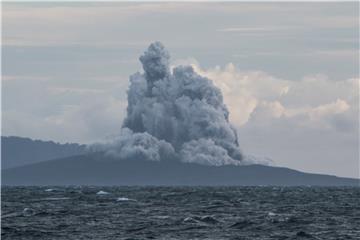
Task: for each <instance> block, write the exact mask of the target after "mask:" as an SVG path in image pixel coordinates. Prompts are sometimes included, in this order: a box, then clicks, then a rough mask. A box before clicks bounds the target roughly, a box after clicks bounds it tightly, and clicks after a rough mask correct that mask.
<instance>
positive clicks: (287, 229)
mask: <svg viewBox="0 0 360 240" xmlns="http://www.w3.org/2000/svg"><path fill="white" fill-rule="evenodd" d="M1 211H2V213H1V227H2V232H1V239H11V240H16V239H64V240H65V239H184V240H188V239H234V240H235V239H360V188H325V187H90V186H87V187H56V186H52V187H2V201H1Z"/></svg>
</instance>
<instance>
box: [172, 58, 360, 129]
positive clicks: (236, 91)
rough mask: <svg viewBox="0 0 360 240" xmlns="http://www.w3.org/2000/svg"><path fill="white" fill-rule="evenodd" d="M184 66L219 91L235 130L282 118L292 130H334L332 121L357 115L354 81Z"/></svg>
mask: <svg viewBox="0 0 360 240" xmlns="http://www.w3.org/2000/svg"><path fill="white" fill-rule="evenodd" d="M179 62H181V61H179ZM182 62H183V63H186V61H182ZM187 63H189V64H191V65H192V66H193V67H194V68H195V69H196V71H197V72H199V73H200V74H201V75H203V76H206V77H208V78H210V79H212V80H213V81H214V83H215V84H216V85H217V86H218V87H219V88H220V89H221V90H222V93H223V95H224V100H225V102H226V104H227V106H228V107H229V110H230V119H231V121H232V122H233V123H234V124H235V125H236V126H244V125H245V124H247V123H248V122H249V121H255V122H257V123H258V124H264V123H271V119H272V118H285V119H287V121H290V122H293V124H294V125H295V126H311V127H318V128H323V127H330V126H333V125H332V124H330V122H331V121H332V117H338V116H337V115H342V114H344V113H346V112H347V111H358V109H357V106H358V97H359V91H358V89H359V79H357V78H353V79H346V80H338V81H335V80H329V79H328V78H327V77H326V76H324V75H315V76H308V77H305V78H303V79H301V80H299V81H291V80H284V79H280V78H277V77H273V76H271V75H269V74H267V73H264V72H259V71H250V72H243V71H241V70H239V69H237V68H236V67H235V66H234V64H232V63H230V64H228V65H226V66H225V67H224V68H221V67H219V66H217V67H214V68H210V69H202V68H201V67H200V66H199V64H198V63H197V62H196V61H195V60H193V59H189V60H187ZM353 115H355V114H353ZM352 121H353V122H356V121H357V119H356V118H354V119H352Z"/></svg>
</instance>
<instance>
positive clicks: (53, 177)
mask: <svg viewBox="0 0 360 240" xmlns="http://www.w3.org/2000/svg"><path fill="white" fill-rule="evenodd" d="M8 140H9V139H6V138H5V139H4V138H2V149H3V152H2V164H3V163H8V162H9V161H10V162H11V161H12V160H13V159H14V158H15V155H16V154H15V152H14V151H9V150H10V149H18V151H19V152H23V153H24V154H25V153H26V154H28V160H29V161H28V162H27V163H26V162H23V165H22V166H19V167H15V168H9V169H2V185H40V186H42V185H167V186H179V185H185V186H186V185H188V186H194V185H204V186H258V185H276V186H304V185H312V186H359V179H351V178H340V177H336V176H330V175H322V174H310V173H304V172H300V171H296V170H292V169H289V168H283V167H270V166H263V165H244V166H234V165H224V166H206V165H200V164H196V163H182V162H178V161H172V160H170V159H169V160H168V161H148V160H142V159H132V160H119V159H114V158H112V157H106V156H105V155H104V154H102V153H91V154H83V155H75V156H70V157H65V158H59V159H53V160H48V161H42V162H36V163H33V161H34V157H33V153H32V152H31V150H30V149H31V148H30V146H34V144H37V145H38V146H37V148H34V150H36V152H37V154H38V155H37V156H39V159H44V157H45V156H48V154H49V152H51V150H52V149H58V148H61V146H64V145H62V144H56V143H52V144H56V145H57V147H55V148H54V147H50V148H47V147H49V146H52V144H50V145H49V143H48V142H43V141H33V140H30V139H27V140H26V142H27V144H26V143H24V141H23V139H21V138H18V141H15V138H12V139H11V142H8ZM5 145H6V148H4V146H5ZM65 146H68V145H65ZM70 146H78V147H79V148H78V150H77V151H83V145H77V144H74V145H70ZM40 147H43V153H44V156H41V154H39V153H38V148H40ZM66 149H67V148H64V149H63V150H64V151H66ZM72 150H74V149H72ZM75 152H76V151H75ZM64 153H65V152H64ZM68 153H69V152H68ZM54 154H55V153H54Z"/></svg>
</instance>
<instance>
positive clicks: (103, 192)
mask: <svg viewBox="0 0 360 240" xmlns="http://www.w3.org/2000/svg"><path fill="white" fill-rule="evenodd" d="M96 194H97V195H106V194H110V193H108V192H105V191H98V192H97V193H96Z"/></svg>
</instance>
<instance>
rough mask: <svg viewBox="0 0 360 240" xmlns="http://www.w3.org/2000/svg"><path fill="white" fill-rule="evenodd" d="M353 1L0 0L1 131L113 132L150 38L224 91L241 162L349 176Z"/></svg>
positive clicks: (354, 100)
mask: <svg viewBox="0 0 360 240" xmlns="http://www.w3.org/2000/svg"><path fill="white" fill-rule="evenodd" d="M358 5H359V3H266V4H264V3H252V4H246V3H227V4H225V3H221V4H219V3H202V4H200V3H171V4H169V3H153V4H149V3H136V4H129V3H101V4H100V3H77V4H70V3H37V4H35V3H26V4H24V3H17V4H10V3H3V12H2V14H3V19H2V21H3V26H2V27H3V33H2V34H3V35H2V57H3V58H2V135H16V136H26V137H31V138H36V139H45V140H55V141H59V142H80V143H90V142H94V141H97V140H101V139H104V138H107V137H111V136H114V135H116V134H117V133H118V132H119V130H120V128H121V123H122V119H123V118H124V116H125V111H126V106H127V102H126V90H127V86H128V76H129V75H130V74H132V73H134V72H136V71H141V64H140V63H139V61H138V57H139V56H140V54H141V53H142V52H143V51H144V50H145V48H146V47H147V46H148V45H149V44H150V43H151V42H153V41H156V40H159V41H161V42H162V43H163V44H164V45H165V46H166V47H167V48H168V50H169V51H170V53H171V57H172V64H173V65H178V64H191V65H193V66H194V68H195V69H196V71H198V72H199V73H200V74H201V75H204V76H207V77H209V78H211V79H212V80H213V81H214V83H215V84H216V85H217V86H218V87H219V88H220V89H221V90H222V91H223V94H224V99H225V102H226V104H227V105H228V107H229V110H230V120H231V121H232V123H233V124H234V125H235V126H236V127H237V129H238V132H239V138H240V145H241V148H242V150H243V151H244V152H245V153H246V154H252V155H256V156H265V157H270V158H272V159H273V160H274V161H275V163H276V164H277V165H278V166H286V167H290V168H295V169H298V170H303V171H307V172H317V173H328V174H336V175H339V176H348V177H358V176H359V136H358V133H359V131H358V120H359V109H358V108H359V67H358V65H359V45H358V41H359V6H358Z"/></svg>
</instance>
